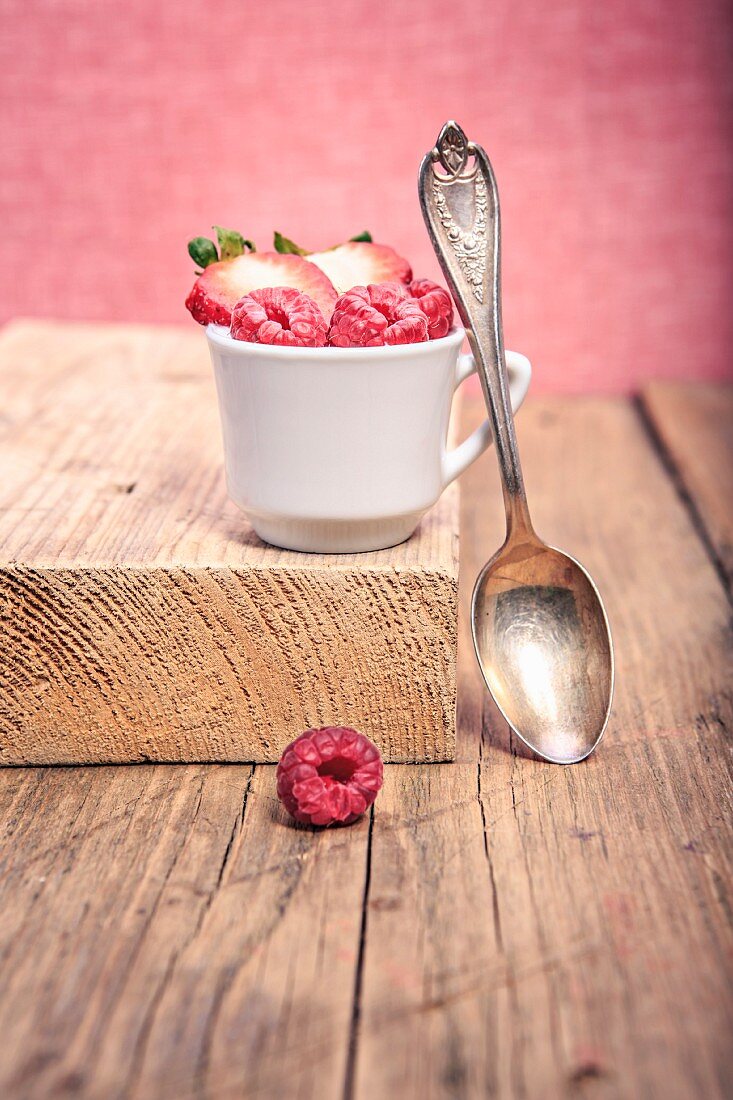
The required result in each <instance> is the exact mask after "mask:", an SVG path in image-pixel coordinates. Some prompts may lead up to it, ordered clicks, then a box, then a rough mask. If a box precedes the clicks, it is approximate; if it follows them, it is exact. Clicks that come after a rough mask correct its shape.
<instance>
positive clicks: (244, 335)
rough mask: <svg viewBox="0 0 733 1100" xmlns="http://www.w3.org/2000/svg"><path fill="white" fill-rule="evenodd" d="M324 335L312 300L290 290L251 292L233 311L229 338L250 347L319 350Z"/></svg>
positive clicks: (325, 328) (297, 291)
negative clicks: (279, 346)
mask: <svg viewBox="0 0 733 1100" xmlns="http://www.w3.org/2000/svg"><path fill="white" fill-rule="evenodd" d="M327 331H328V326H327V325H326V320H325V318H324V316H323V314H322V313H321V310H320V309H319V307H318V306H317V305H316V303H315V302H314V301H313V299H312V298H309V297H308V295H307V294H303V293H302V292H301V291H300V290H295V288H294V287H291V286H274V287H266V288H265V289H264V290H252V291H250V293H249V294H245V296H244V297H243V298H240V299H239V301H238V302H237V304H236V306H235V307H234V309H233V310H232V324H231V329H230V332H231V335H232V336H233V337H234V339H235V340H248V341H249V342H250V343H252V344H280V345H285V346H287V347H300V348H322V347H324V346H325V343H326V334H327Z"/></svg>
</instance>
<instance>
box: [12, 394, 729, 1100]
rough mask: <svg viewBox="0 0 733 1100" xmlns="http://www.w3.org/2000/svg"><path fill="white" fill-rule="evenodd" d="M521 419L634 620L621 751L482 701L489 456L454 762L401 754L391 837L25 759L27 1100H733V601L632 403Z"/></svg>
mask: <svg viewBox="0 0 733 1100" xmlns="http://www.w3.org/2000/svg"><path fill="white" fill-rule="evenodd" d="M475 412H476V409H475V408H474V414H475ZM519 430H520V437H521V443H522V448H523V454H524V455H525V462H526V467H527V471H526V472H527V481H528V485H529V489H530V493H531V498H532V503H533V506H534V512H535V517H536V522H537V526H538V528H539V529H540V531H541V532H542V533H543V534H544V535H546V536H547V537H548V538H550V539H551V540H552V541H554V542H557V543H559V544H560V545H565V546H567V548H568V549H569V550H571V551H573V552H575V553H577V554H578V556H579V557H580V559H581V560H582V561H584V562H585V563H586V564H587V565H588V567H589V568H590V569H591V571H592V573H593V575H594V576H595V577H596V579H597V581H598V583H599V585H600V586H601V589H602V591H603V593H604V596H605V597H606V600H607V604H608V608H609V614H610V618H611V623H612V626H613V628H614V632H615V641H616V647H617V657H618V664H619V682H618V691H617V696H616V700H615V706H614V712H613V717H612V722H611V726H610V728H609V732H608V734H607V737H606V740H605V741H604V742H603V744H602V746H601V747H600V749H599V751H598V753H597V754H596V755H595V756H594V757H593V758H592V759H591V760H590V761H588V762H586V763H584V764H582V765H578V766H575V767H572V768H560V767H555V766H551V765H545V764H542V763H540V762H538V761H535V760H533V759H532V758H530V757H529V755H528V754H526V753H524V752H523V751H522V750H521V748H520V746H518V745H517V744H516V743H515V742H514V741H512V740H510V739H509V738H508V736H507V732H506V728H505V727H504V726H503V725H502V724H501V722H500V721H499V720H498V718H497V715H496V713H495V711H494V709H493V707H492V706H491V704H490V702H489V700H488V697H487V695H486V693H485V691H484V690H483V688H482V687H481V685H480V681H479V677H478V675H477V672H476V669H475V666H474V661H473V657H472V654H471V652H470V648H469V645H468V635H467V630H466V627H467V620H466V617H465V611H466V599H467V596H468V594H469V590H470V584H471V581H472V579H473V576H474V575H475V572H476V570H477V569H478V567H479V564H481V562H482V561H483V560H484V558H485V557H486V556H487V555H488V554H489V553H491V551H492V549H493V548H494V546H495V545H496V543H497V540H498V539H499V538H500V536H501V515H500V498H499V495H498V488H497V485H496V480H495V474H494V468H493V465H492V462H491V460H489V459H486V460H483V461H482V463H481V464H479V465H478V467H477V468H476V469H475V470H474V471H473V472H472V473H471V474H470V475H469V481H468V487H467V492H466V494H465V506H464V510H463V519H464V528H463V534H464V547H465V548H466V549H467V550H468V551H469V560H468V564H467V567H466V569H465V572H464V577H463V585H464V587H463V593H462V595H463V605H462V608H463V620H462V634H461V648H460V667H459V676H460V699H459V703H460V706H459V735H460V736H459V743H458V758H457V762H456V764H454V765H432V766H429V767H404V766H393V767H390V768H388V769H387V780H386V784H385V789H384V791H383V792H382V793H381V794H380V797H379V799H378V800H377V803H376V806H375V814H374V824H373V826H372V827H371V829H370V823H369V821H362V822H360V823H359V824H358V825H356V826H354V827H352V828H350V829H341V830H335V831H332V832H325V833H316V832H311V831H309V830H304V829H300V828H295V827H289V826H288V825H287V824H286V822H285V819H284V817H283V815H282V813H281V811H280V809H279V807H278V806H277V803H276V802H275V800H274V777H273V769H272V768H265V767H259V766H258V767H256V768H255V769H254V772H252V770H251V769H250V768H246V767H147V766H143V767H138V768H93V769H51V770H32V771H28V770H12V769H10V770H8V769H6V770H0V821H2V822H3V823H4V824H6V825H7V833H6V834H0V911H2V913H3V921H2V922H0V1028H1V1029H2V1034H3V1040H4V1041H3V1044H2V1046H1V1049H0V1094H2V1095H3V1096H7V1097H8V1098H9V1100H21V1098H22V1100H35V1098H36V1097H38V1098H40V1097H46V1096H49V1095H64V1094H66V1095H69V1094H71V1095H77V1096H80V1097H89V1098H93V1100H98V1098H100V1097H105V1100H106V1098H108V1097H111V1098H117V1097H120V1098H125V1100H126V1098H127V1097H131V1098H133V1097H134V1098H138V1100H143V1098H144V1100H148V1098H149V1097H155V1100H168V1098H174V1097H175V1098H186V1097H189V1096H191V1097H193V1096H196V1097H212V1098H213V1097H216V1098H217V1100H218V1098H219V1097H228V1096H245V1097H249V1096H257V1097H262V1096H276V1095H283V1096H288V1097H289V1096H298V1097H303V1098H306V1100H307V1098H310V1097H313V1098H314V1100H315V1098H316V1097H317V1098H318V1100H331V1098H332V1097H333V1098H336V1097H341V1096H346V1097H352V1096H353V1097H355V1100H359V1098H360V1097H362V1096H366V1095H367V1094H368V1096H369V1097H382V1096H390V1097H391V1096H395V1095H404V1096H407V1097H410V1096H414V1095H427V1096H430V1097H438V1098H440V1097H446V1098H447V1097H456V1096H460V1097H468V1098H472V1097H477V1098H478V1097H485V1096H496V1097H501V1098H505V1097H506V1098H514V1097H518V1096H521V1095H527V1096H542V1097H543V1098H544V1097H547V1098H548V1100H550V1098H553V1097H560V1096H563V1097H564V1096H575V1095H579V1096H589V1097H592V1096H599V1097H606V1096H607V1097H616V1096H664V1097H665V1098H667V1097H669V1098H670V1100H677V1098H678V1097H679V1098H680V1100H682V1098H684V1100H690V1098H691V1097H693V1096H694V1097H697V1096H705V1097H706V1098H707V1097H710V1098H711V1100H712V1098H715V1097H718V1096H721V1097H722V1096H724V1095H725V1094H726V1082H727V1081H729V1080H730V1073H731V1065H730V1059H731V1054H730V1043H729V1035H730V1027H731V1017H732V1016H733V1009H732V1007H731V998H730V969H731V964H730V959H731V946H732V945H731V935H730V913H731V910H732V909H733V904H732V902H731V896H730V895H731V875H730V870H731V868H730V862H731V851H733V847H732V846H731V844H730V815H729V808H730V807H729V802H730V775H729V766H728V763H727V760H726V756H725V753H726V738H727V737H728V735H729V730H730V722H731V695H730V686H729V685H730V683H731V677H730V671H731V670H730V664H731V655H730V647H729V645H728V638H729V634H728V625H727V608H726V601H725V597H724V593H723V590H722V587H721V585H720V583H719V581H718V578H717V576H716V573H715V570H714V569H713V567H712V565H711V563H710V561H709V559H708V557H707V555H706V552H705V548H704V547H703V545H702V543H701V542H700V540H699V538H698V537H697V535H696V533H695V531H694V529H693V526H692V524H691V522H690V518H689V515H688V513H687V511H686V509H685V507H684V506H683V504H682V503H681V501H680V499H679V496H678V494H677V492H676V489H675V487H674V486H673V484H672V483H671V481H670V480H669V479H668V477H667V475H666V472H665V470H664V468H663V466H662V464H661V462H660V461H659V458H658V455H657V453H656V452H655V450H654V449H653V448H652V447H651V446H650V445H649V442H648V439H647V436H646V432H645V427H644V424H643V423H642V421H641V419H640V418H639V416H638V415H637V412H636V411H635V409H634V408H633V407H632V406H630V405H628V404H626V403H625V402H608V403H607V402H602V401H595V400H583V401H552V400H543V401H536V402H534V403H533V404H532V403H531V404H530V405H529V407H528V408H527V410H526V412H523V414H522V417H521V419H520V425H519ZM609 471H612V474H613V476H612V478H611V477H610V476H609ZM652 536H653V539H652ZM681 578H685V583H686V585H687V587H682V584H681ZM370 841H371V842H370ZM365 902H366V904H365ZM362 931H363V936H362ZM362 945H363V946H362ZM355 993H356V997H355V996H354V994H355ZM352 1038H353V1039H354V1042H353V1044H352ZM351 1051H353V1058H352V1057H351V1054H350V1052H351Z"/></svg>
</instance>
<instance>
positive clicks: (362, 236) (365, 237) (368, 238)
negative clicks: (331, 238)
mask: <svg viewBox="0 0 733 1100" xmlns="http://www.w3.org/2000/svg"><path fill="white" fill-rule="evenodd" d="M349 240H350V241H365V242H366V243H367V244H371V243H372V235H371V233H370V232H369V230H368V229H365V230H364V232H363V233H357V234H356V236H355V237H349Z"/></svg>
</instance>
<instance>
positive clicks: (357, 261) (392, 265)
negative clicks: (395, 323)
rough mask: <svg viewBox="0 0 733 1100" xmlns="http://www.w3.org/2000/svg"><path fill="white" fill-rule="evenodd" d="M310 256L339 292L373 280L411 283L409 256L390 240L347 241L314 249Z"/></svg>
mask: <svg viewBox="0 0 733 1100" xmlns="http://www.w3.org/2000/svg"><path fill="white" fill-rule="evenodd" d="M308 259H309V260H310V262H311V263H313V264H317V265H318V267H320V269H321V271H325V273H326V275H328V277H329V279H330V280H331V282H332V283H333V285H334V286H335V287H336V290H337V291H338V292H339V294H344V293H345V292H346V291H347V290H351V288H352V287H355V286H369V284H370V283H409V282H410V280H411V279H412V270H411V268H410V265H409V263H408V262H407V260H406V259H405V258H404V257H403V256H400V255H399V254H398V253H397V252H395V250H394V249H393V248H390V247H389V245H387V244H367V243H366V242H364V241H347V242H346V244H340V245H338V247H337V248H329V250H328V251H327V252H310V253H309V254H308Z"/></svg>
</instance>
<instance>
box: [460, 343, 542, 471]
mask: <svg viewBox="0 0 733 1100" xmlns="http://www.w3.org/2000/svg"><path fill="white" fill-rule="evenodd" d="M506 366H507V373H508V375H509V395H510V397H511V402H512V412H516V411H517V409H518V408H519V406H520V405H521V404H522V402H523V401H524V399H525V397H526V396H527V390H528V389H529V382H530V379H531V377H532V367H531V366H530V362H529V359H527V358H526V357H525V356H524V355H519V353H518V352H516V351H508V352H507V353H506ZM475 373H476V364H475V362H474V359H473V355H471V354H468V355H459V356H458V362H457V363H456V377H455V382H454V392H455V390H457V389H458V387H459V386H460V385H461V383H462V382H465V381H466V379H467V378H470V376H471V375H472V374H475ZM491 441H492V432H491V425H490V423H489V421H488V420H484V422H483V424H481V425H480V426H479V427H478V428H476V430H475V431H474V432H472V433H471V435H469V437H468V439H464V440H463V443H460V444H459V445H458V446H457V447H455V448H454V449H453V450H452V451H446V452H445V454H444V455H443V488H444V489H445V488H446V486H448V485H450V483H451V481H454V480H455V479H456V478H457V477H458V475H459V474H462V473H463V471H464V470H465V469H466V467H468V466H470V465H471V463H472V462H473V461H475V459H477V458H478V457H479V455H482V454H483V453H484V451H485V450H486V448H487V447H488V446H489V444H490V443H491Z"/></svg>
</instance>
